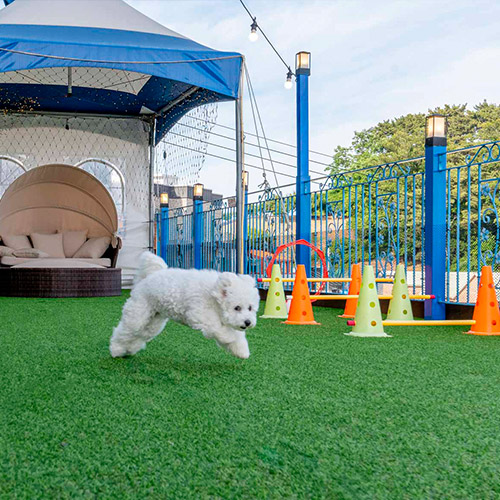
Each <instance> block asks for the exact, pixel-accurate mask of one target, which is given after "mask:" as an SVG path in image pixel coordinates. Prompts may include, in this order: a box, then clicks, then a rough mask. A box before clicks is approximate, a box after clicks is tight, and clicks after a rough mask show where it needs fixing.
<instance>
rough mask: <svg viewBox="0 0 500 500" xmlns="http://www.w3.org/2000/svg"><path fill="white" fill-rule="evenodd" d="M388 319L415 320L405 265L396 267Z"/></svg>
mask: <svg viewBox="0 0 500 500" xmlns="http://www.w3.org/2000/svg"><path fill="white" fill-rule="evenodd" d="M387 319H389V320H413V311H412V309H411V302H410V294H409V293H408V283H407V282H406V275H405V266H404V264H398V265H397V267H396V276H395V277H394V286H393V288H392V299H391V301H390V302H389V309H388V311H387Z"/></svg>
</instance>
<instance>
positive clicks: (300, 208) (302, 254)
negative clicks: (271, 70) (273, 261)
mask: <svg viewBox="0 0 500 500" xmlns="http://www.w3.org/2000/svg"><path fill="white" fill-rule="evenodd" d="M302 54H306V53H299V54H297V65H296V70H295V74H296V77H297V103H296V106H297V178H296V188H295V191H296V206H295V213H296V219H295V231H296V239H298V240H300V239H302V240H306V241H308V242H310V243H311V189H310V184H311V178H310V177H309V75H310V74H311V69H310V65H309V61H310V54H307V55H308V58H307V61H308V63H307V65H306V66H307V67H303V65H302V64H301V55H302ZM297 264H304V266H305V268H306V272H307V275H308V276H310V274H311V250H310V248H309V247H306V246H304V245H298V246H297Z"/></svg>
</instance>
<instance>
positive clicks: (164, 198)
mask: <svg viewBox="0 0 500 500" xmlns="http://www.w3.org/2000/svg"><path fill="white" fill-rule="evenodd" d="M160 204H161V205H168V193H161V194H160Z"/></svg>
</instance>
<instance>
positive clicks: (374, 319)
mask: <svg viewBox="0 0 500 500" xmlns="http://www.w3.org/2000/svg"><path fill="white" fill-rule="evenodd" d="M354 321H355V322H356V324H355V326H354V327H353V329H352V332H350V333H346V335H351V336H353V337H390V335H387V333H385V332H384V326H383V325H382V312H381V311H380V302H379V300H378V295H377V285H376V284H375V275H374V273H373V268H372V266H370V265H368V264H367V265H365V268H364V270H363V279H362V280H361V290H360V291H359V299H358V307H357V309H356V316H355V317H354Z"/></svg>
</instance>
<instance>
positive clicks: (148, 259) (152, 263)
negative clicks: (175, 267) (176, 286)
mask: <svg viewBox="0 0 500 500" xmlns="http://www.w3.org/2000/svg"><path fill="white" fill-rule="evenodd" d="M167 267H168V266H167V264H165V261H164V260H163V259H162V258H160V257H158V256H157V255H155V254H153V253H151V252H143V253H142V255H141V256H140V258H139V268H138V269H137V273H136V274H135V277H134V285H137V283H139V281H142V280H143V279H144V278H145V277H146V276H149V275H150V274H153V273H155V272H156V271H161V270H162V269H166V268H167Z"/></svg>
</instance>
